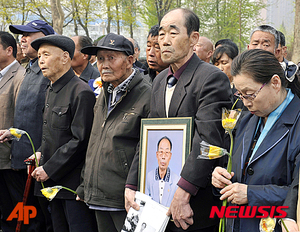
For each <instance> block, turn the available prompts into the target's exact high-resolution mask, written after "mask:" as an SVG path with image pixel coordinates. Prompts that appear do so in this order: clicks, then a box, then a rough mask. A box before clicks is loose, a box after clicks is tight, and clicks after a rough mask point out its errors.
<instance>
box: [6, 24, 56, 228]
mask: <svg viewBox="0 0 300 232" xmlns="http://www.w3.org/2000/svg"><path fill="white" fill-rule="evenodd" d="M9 30H10V31H11V32H12V33H15V34H22V38H21V49H22V52H23V53H24V55H26V56H27V57H28V58H29V63H28V65H27V66H26V74H25V77H24V81H23V82H22V84H21V86H20V90H19V94H18V98H17V102H16V106H15V113H14V123H13V127H15V128H18V129H21V130H25V131H26V132H27V133H28V134H29V135H30V137H31V139H32V141H33V144H34V146H35V147H36V148H37V147H40V145H41V141H42V125H43V116H42V114H43V112H42V111H43V106H44V103H45V92H46V87H47V84H48V83H49V80H48V79H47V78H45V77H44V76H43V73H42V71H41V69H40V67H39V65H38V60H37V51H36V50H35V49H33V48H32V47H31V45H30V43H31V42H32V41H33V40H35V39H37V38H40V37H44V36H46V35H50V34H54V33H55V32H54V30H53V28H52V27H51V26H50V25H48V24H47V23H46V22H44V21H42V20H34V21H31V22H29V23H28V24H26V25H10V26H9ZM3 139H11V134H10V132H9V130H5V133H3V131H2V132H1V137H0V140H3ZM31 154H32V147H31V144H30V141H29V140H28V138H27V137H26V136H22V137H21V138H20V140H19V141H17V140H13V141H12V145H11V166H12V168H13V169H17V170H19V171H20V172H22V173H23V178H20V177H18V178H17V180H16V181H15V182H14V186H15V191H14V193H15V194H18V195H19V196H18V198H19V199H20V200H19V202H22V199H23V193H24V189H25V184H26V179H27V170H26V164H25V163H24V160H25V159H27V157H28V156H30V155H31ZM38 199H39V201H40V204H41V205H44V204H45V206H44V207H42V210H43V212H44V214H45V219H44V218H42V217H41V218H40V208H39V205H38V204H37V203H36V202H38V200H37V199H36V198H35V197H34V196H33V194H32V193H30V195H29V199H28V205H34V206H35V207H36V208H37V217H36V218H35V219H31V221H30V224H29V227H30V228H33V229H32V230H30V229H29V228H28V229H27V230H25V231H26V232H27V231H47V232H50V231H52V223H51V218H50V214H49V211H48V210H47V205H48V202H47V201H44V198H38ZM40 220H41V221H40ZM44 220H46V225H47V228H44V227H43V226H45V225H44V224H41V225H38V224H35V223H34V222H35V221H37V223H43V222H42V221H44ZM39 227H40V228H39ZM22 228H25V227H24V226H23V227H22ZM34 228H35V229H34Z"/></svg>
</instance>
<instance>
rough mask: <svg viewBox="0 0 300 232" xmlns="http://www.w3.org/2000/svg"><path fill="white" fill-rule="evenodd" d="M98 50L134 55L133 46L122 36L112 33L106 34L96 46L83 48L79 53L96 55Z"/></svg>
mask: <svg viewBox="0 0 300 232" xmlns="http://www.w3.org/2000/svg"><path fill="white" fill-rule="evenodd" d="M100 49H106V50H112V51H119V52H125V54H126V55H127V56H130V55H133V54H134V47H133V44H132V43H131V42H130V41H129V40H128V39H126V38H125V37H124V36H123V35H117V34H114V33H108V34H107V35H106V36H104V37H103V38H102V39H101V40H100V41H99V42H98V43H97V46H87V47H84V48H82V49H81V52H82V53H84V54H88V55H97V52H98V50H100Z"/></svg>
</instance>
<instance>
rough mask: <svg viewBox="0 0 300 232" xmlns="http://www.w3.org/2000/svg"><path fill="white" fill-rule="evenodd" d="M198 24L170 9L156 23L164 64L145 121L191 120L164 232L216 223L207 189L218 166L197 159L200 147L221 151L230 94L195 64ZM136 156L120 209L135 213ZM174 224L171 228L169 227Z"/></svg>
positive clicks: (225, 84)
mask: <svg viewBox="0 0 300 232" xmlns="http://www.w3.org/2000/svg"><path fill="white" fill-rule="evenodd" d="M198 31H199V18H198V17H197V15H196V14H195V13H194V12H192V11H190V10H187V9H174V10H171V11H170V12H168V13H167V14H166V15H165V16H164V17H163V18H162V20H161V22H160V30H159V36H158V43H159V45H160V49H161V54H162V55H161V58H162V60H163V62H164V63H169V64H170V66H169V68H168V69H166V70H164V71H162V72H161V73H160V74H159V75H158V76H157V77H156V78H155V79H154V81H153V86H152V92H151V93H152V95H151V103H150V114H149V117H150V118H166V117H168V118H171V117H193V118H194V131H193V133H192V146H191V152H190V154H189V155H188V157H187V159H186V161H185V164H184V167H183V168H182V171H181V174H180V175H181V178H180V180H179V181H178V183H177V185H178V188H177V190H176V192H175V195H174V197H173V200H172V203H171V205H170V208H169V212H168V213H169V215H172V218H173V220H174V223H169V225H168V227H167V231H184V230H187V231H200V232H206V231H207V232H212V231H215V230H216V229H217V225H218V219H211V218H209V214H210V210H211V207H212V206H219V205H220V201H219V199H216V198H214V196H213V194H212V186H211V183H210V179H211V173H212V170H213V168H214V167H215V166H216V165H217V163H218V162H220V160H204V159H197V156H198V155H199V153H200V142H201V141H203V140H204V141H206V142H208V143H209V144H212V145H215V146H219V147H224V137H225V131H224V129H223V128H222V124H221V116H222V112H221V109H222V107H226V108H230V107H231V106H232V102H231V90H230V83H229V80H228V78H227V76H226V75H225V74H224V73H223V72H221V71H220V70H219V69H218V68H215V67H213V66H211V65H210V64H208V63H205V62H204V61H201V60H200V59H199V58H198V57H197V55H195V54H194V53H193V47H194V45H195V44H196V43H197V42H198V39H199V32H198ZM138 163H139V154H137V155H136V156H135V158H134V161H133V163H132V166H131V170H130V172H129V175H128V178H127V182H126V189H125V204H126V205H125V208H126V209H127V210H128V209H129V208H130V207H133V208H135V209H138V205H137V204H135V202H134V194H135V190H137V183H138V175H139V174H138V172H139V170H138ZM174 224H175V225H174Z"/></svg>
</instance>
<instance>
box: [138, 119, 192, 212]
mask: <svg viewBox="0 0 300 232" xmlns="http://www.w3.org/2000/svg"><path fill="white" fill-rule="evenodd" d="M192 133H193V118H192V117H178V118H149V119H142V122H141V138H140V163H139V165H140V172H139V191H140V192H142V193H145V194H146V195H148V196H150V197H151V198H152V199H153V200H154V201H156V202H158V203H160V204H162V205H164V206H166V207H169V206H170V204H171V201H172V199H173V196H174V193H175V191H176V189H177V182H178V180H179V177H180V172H181V169H182V167H183V165H184V162H185V160H186V158H187V156H188V154H189V153H190V150H191V142H192V141H191V139H192Z"/></svg>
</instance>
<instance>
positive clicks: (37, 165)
mask: <svg viewBox="0 0 300 232" xmlns="http://www.w3.org/2000/svg"><path fill="white" fill-rule="evenodd" d="M25 134H26V135H27V137H28V139H29V141H30V143H31V146H32V150H33V153H34V159H35V165H36V167H39V164H38V161H37V157H36V152H35V148H34V145H33V142H32V140H31V138H30V136H29V134H28V133H27V132H26V131H25ZM41 184H42V187H43V188H45V186H44V183H43V182H42V181H41Z"/></svg>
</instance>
